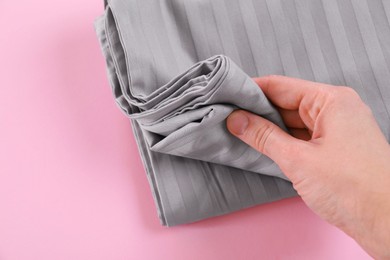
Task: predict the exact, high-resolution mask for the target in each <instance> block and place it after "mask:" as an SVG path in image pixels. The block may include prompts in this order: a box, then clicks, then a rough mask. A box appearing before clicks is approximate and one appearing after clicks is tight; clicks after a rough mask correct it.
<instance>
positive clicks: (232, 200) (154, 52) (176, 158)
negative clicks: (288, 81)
mask: <svg viewBox="0 0 390 260" xmlns="http://www.w3.org/2000/svg"><path fill="white" fill-rule="evenodd" d="M389 18H390V1H387V0H383V1H381V0H323V1H321V0H299V1H298V0H297V1H293V0H186V1H183V0H111V1H108V2H107V3H106V5H105V11H104V14H103V15H102V16H100V17H99V18H98V19H97V20H96V21H95V29H96V33H97V36H98V38H99V41H100V45H101V48H102V51H103V54H104V57H105V59H106V64H107V73H108V78H109V81H110V85H111V87H112V90H113V95H114V97H115V100H116V103H117V104H118V106H119V107H120V109H121V110H122V111H123V113H124V114H125V115H126V116H128V118H129V119H130V120H131V125H132V127H133V131H134V134H135V137H136V140H137V144H138V148H139V151H140V154H141V157H142V159H143V163H144V165H145V169H146V172H147V176H148V179H149V182H150V185H151V189H152V192H153V195H154V199H155V202H156V205H157V209H158V214H159V217H160V220H161V223H162V224H163V225H168V226H174V225H178V224H184V223H189V222H194V221H197V220H201V219H205V218H208V217H212V216H217V215H221V214H225V213H229V212H232V211H236V210H239V209H242V208H246V207H249V206H253V205H257V204H262V203H266V202H271V201H275V200H279V199H283V198H287V197H291V196H295V195H296V192H295V191H294V189H293V188H292V185H291V184H290V182H288V180H287V179H286V177H285V176H284V175H283V173H282V172H281V171H280V169H279V168H278V167H277V165H276V164H275V163H274V162H273V161H272V160H270V159H269V158H268V157H266V156H264V155H261V154H259V153H257V152H256V151H255V150H253V149H252V148H250V147H249V146H247V145H246V144H244V143H243V142H241V141H240V140H238V139H236V138H234V137H232V136H231V135H230V134H229V133H228V132H227V130H226V126H225V119H226V117H227V115H229V113H231V112H232V111H233V110H234V109H237V108H241V109H246V110H248V111H252V112H253V113H256V114H259V115H261V116H263V117H265V118H267V119H269V120H271V121H273V122H274V123H276V124H277V125H279V126H280V127H282V128H283V129H285V126H284V125H283V122H282V120H281V118H280V116H279V114H278V113H277V111H276V110H275V109H274V108H273V106H272V105H271V104H270V103H269V101H268V100H267V99H266V98H265V96H264V94H263V93H262V92H261V90H260V89H259V88H258V86H257V85H256V84H255V83H254V82H253V81H252V80H251V77H256V76H262V75H268V74H280V75H287V76H291V77H298V78H303V79H308V80H312V81H318V82H324V83H330V84H333V85H347V86H350V87H352V88H354V89H355V90H356V91H357V92H358V93H359V94H360V96H361V97H362V99H363V100H364V101H365V102H366V103H367V104H368V105H369V106H370V107H371V109H372V110H373V113H374V115H375V117H376V119H377V121H378V123H379V125H380V127H381V129H382V131H383V133H384V134H385V136H386V138H387V139H388V140H389V136H390V124H389V123H390V120H389V119H390V117H389V107H390V88H389V83H390V71H389V67H390V66H389V64H390V26H389V21H390V20H389Z"/></svg>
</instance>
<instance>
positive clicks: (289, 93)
mask: <svg viewBox="0 0 390 260" xmlns="http://www.w3.org/2000/svg"><path fill="white" fill-rule="evenodd" d="M254 80H255V82H256V83H257V84H258V85H259V87H260V88H261V90H262V91H263V92H264V94H265V95H266V96H267V98H268V99H269V100H270V101H271V102H272V103H274V104H275V105H276V106H278V107H281V108H284V109H289V110H298V109H299V105H300V104H301V101H302V99H303V97H304V96H307V95H312V96H315V94H316V93H317V92H318V91H319V90H323V89H324V88H326V87H327V86H328V87H329V85H326V84H321V83H316V82H311V81H307V80H303V79H297V78H290V77H284V76H267V77H261V78H255V79H254Z"/></svg>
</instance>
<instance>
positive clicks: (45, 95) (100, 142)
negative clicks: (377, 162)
mask: <svg viewBox="0 0 390 260" xmlns="http://www.w3.org/2000/svg"><path fill="white" fill-rule="evenodd" d="M102 8H103V7H102V1H100V0H99V1H97V0H96V1H92V0H84V1H75V0H67V1H62V2H60V1H49V0H41V1H26V0H25V1H23V0H22V1H1V2H0V25H1V29H2V32H1V34H0V57H1V63H0V76H1V77H0V80H1V94H0V104H1V105H0V259H1V260H8V259H37V260H46V259H369V257H368V256H367V255H366V253H364V252H363V251H362V250H361V249H360V248H359V246H358V245H357V244H356V243H355V242H354V241H353V240H352V239H350V238H349V237H347V236H346V235H345V234H343V233H342V232H340V231H338V230H337V229H336V228H334V227H332V226H330V225H328V224H326V223H325V222H324V221H322V220H320V219H319V218H318V217H317V216H316V215H314V214H313V213H312V212H311V211H310V210H309V209H308V208H307V207H306V206H305V205H304V204H303V202H302V201H301V200H300V199H298V198H295V199H289V200H285V201H282V202H277V203H272V204H268V205H264V206H258V207H255V208H251V209H248V210H244V211H241V212H238V213H234V214H231V215H228V216H223V217H218V218H214V219H211V220H206V221H202V222H198V223H195V224H191V225H184V226H180V227H175V228H165V227H162V226H160V224H159V221H158V218H157V215H156V210H155V206H154V203H153V199H152V195H151V192H150V189H149V186H148V183H147V179H146V176H145V173H144V170H143V166H142V164H141V160H140V157H139V155H138V152H137V148H136V145H135V141H134V138H133V136H132V132H131V128H130V125H129V122H128V120H127V119H126V118H125V117H124V116H123V115H122V114H121V113H120V111H119V110H118V109H117V107H116V105H115V104H114V101H113V98H112V96H111V90H110V88H109V86H108V82H107V79H106V73H105V67H104V61H103V58H102V54H101V53H100V50H99V46H98V42H97V39H96V37H95V34H94V30H93V25H92V23H93V20H94V18H95V17H97V16H98V15H99V14H100V13H101V12H102Z"/></svg>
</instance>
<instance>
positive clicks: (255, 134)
mask: <svg viewBox="0 0 390 260" xmlns="http://www.w3.org/2000/svg"><path fill="white" fill-rule="evenodd" d="M255 81H256V82H257V83H258V85H259V86H260V88H261V89H262V90H263V92H264V93H265V95H266V96H267V97H268V99H269V100H270V101H271V102H272V103H273V104H274V105H275V106H276V107H277V109H278V110H279V112H280V114H281V115H282V118H283V120H284V122H285V124H286V126H287V127H288V128H289V130H290V134H288V133H286V132H284V131H283V130H281V129H280V128H279V127H278V126H276V125H274V124H273V123H271V122H270V121H268V120H266V119H264V118H261V117H259V116H257V115H254V114H251V113H249V112H246V111H243V110H239V111H235V112H233V113H232V114H231V115H230V116H229V118H228V120H227V127H228V129H229V131H230V132H231V133H232V134H233V135H235V136H236V137H238V138H240V139H241V140H242V141H244V142H245V143H247V144H248V145H250V146H252V147H253V148H255V149H256V150H258V151H259V152H261V153H264V154H265V155H267V156H269V157H270V158H271V159H273V160H274V161H275V162H276V163H277V164H278V165H279V167H280V168H281V169H282V171H283V172H284V173H285V175H286V176H287V177H288V178H289V179H290V180H291V181H292V183H293V185H294V188H295V189H296V190H297V191H298V193H299V195H300V196H301V197H302V199H303V200H304V201H305V203H306V204H307V205H308V206H309V207H310V208H311V209H312V210H313V211H314V212H316V213H317V214H318V215H319V216H321V217H322V218H323V219H325V220H327V221H328V222H329V223H331V224H333V225H335V226H337V227H339V228H340V229H342V230H343V231H344V232H346V233H347V234H348V235H350V236H352V237H353V238H354V239H355V240H356V241H357V242H358V243H359V244H360V245H361V246H362V247H363V248H365V250H367V252H368V253H369V254H371V255H372V256H373V257H376V258H390V148H389V144H388V142H387V140H386V138H385V137H384V136H383V134H382V132H381V130H380V128H379V126H378V125H377V123H376V121H375V118H374V117H373V115H372V113H371V110H370V109H369V107H368V106H367V105H365V104H364V103H363V101H362V100H361V99H360V97H359V95H358V94H357V93H356V92H355V91H354V90H353V89H351V88H347V87H335V86H331V85H326V84H320V83H315V82H310V81H304V80H300V79H294V78H288V77H283V76H268V77H263V78H257V79H255ZM389 84H390V83H389Z"/></svg>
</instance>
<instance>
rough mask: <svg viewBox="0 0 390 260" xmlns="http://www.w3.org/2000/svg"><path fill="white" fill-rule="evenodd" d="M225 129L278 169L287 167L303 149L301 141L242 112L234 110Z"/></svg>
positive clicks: (260, 118)
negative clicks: (287, 163)
mask: <svg viewBox="0 0 390 260" xmlns="http://www.w3.org/2000/svg"><path fill="white" fill-rule="evenodd" d="M227 128H228V130H229V132H231V133H232V134H233V135H235V136H236V137H238V138H239V139H241V140H242V141H244V142H245V143H247V144H248V145H250V146H251V147H253V148H254V149H256V150H257V151H259V152H261V153H263V154H265V155H266V156H268V157H270V158H271V159H272V160H273V161H274V162H276V163H277V164H278V165H279V166H280V167H283V166H286V167H288V165H286V162H293V161H294V158H296V157H297V156H299V154H300V152H299V151H302V148H303V147H302V141H301V140H299V139H296V138H294V137H292V136H291V135H289V134H287V133H286V132H284V131H283V130H282V129H281V128H280V127H278V126H277V125H275V124H273V123H272V122H270V121H268V120H267V119H264V118H262V117H260V116H257V115H255V114H252V113H249V112H247V111H244V110H236V111H234V112H233V113H231V114H230V115H229V117H228V118H227ZM283 168H284V167H283Z"/></svg>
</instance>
